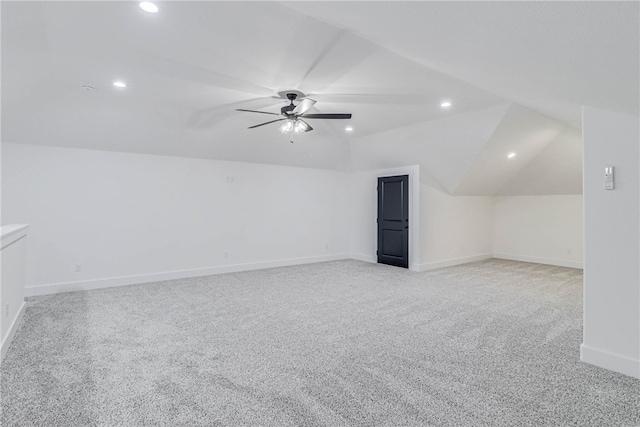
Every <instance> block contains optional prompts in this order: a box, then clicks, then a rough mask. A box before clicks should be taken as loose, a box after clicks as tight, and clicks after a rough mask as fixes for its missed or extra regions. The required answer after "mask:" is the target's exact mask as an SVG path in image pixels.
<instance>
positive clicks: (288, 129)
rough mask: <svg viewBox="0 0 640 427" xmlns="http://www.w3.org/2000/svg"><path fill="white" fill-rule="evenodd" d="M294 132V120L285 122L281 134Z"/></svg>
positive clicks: (281, 127)
mask: <svg viewBox="0 0 640 427" xmlns="http://www.w3.org/2000/svg"><path fill="white" fill-rule="evenodd" d="M292 130H293V120H285V122H284V123H283V124H282V125H281V126H280V132H282V133H289V132H291V131H292Z"/></svg>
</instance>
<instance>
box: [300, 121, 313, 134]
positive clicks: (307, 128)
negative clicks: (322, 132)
mask: <svg viewBox="0 0 640 427" xmlns="http://www.w3.org/2000/svg"><path fill="white" fill-rule="evenodd" d="M298 121H301V122H302V123H304V124H305V126H306V128H305V129H304V131H305V132H311V131H312V130H313V128H312V127H311V126H309V123H307V122H305V121H304V120H302V119H298Z"/></svg>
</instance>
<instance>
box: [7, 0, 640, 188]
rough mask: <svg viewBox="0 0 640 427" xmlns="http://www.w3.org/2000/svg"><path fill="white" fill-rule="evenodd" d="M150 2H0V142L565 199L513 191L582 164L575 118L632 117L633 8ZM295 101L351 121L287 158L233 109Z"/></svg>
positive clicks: (271, 137)
mask: <svg viewBox="0 0 640 427" xmlns="http://www.w3.org/2000/svg"><path fill="white" fill-rule="evenodd" d="M158 5H159V6H160V12H159V13H157V14H154V15H152V14H147V13H145V12H143V11H141V10H140V9H139V8H138V5H137V2H7V1H3V2H2V3H1V7H2V141H7V142H18V143H31V144H45V145H58V146H68V147H78V148H88V149H100V150H116V151H125V152H141V153H152V154H163V155H172V156H188V157H199V158H211V159H222V160H236V161H246V162H259V163H270V164H281V165H291V166H301V167H312V168H326V169H336V170H352V169H365V168H370V167H386V166H389V167H394V166H399V165H401V164H420V165H421V166H422V167H423V169H424V170H425V176H431V177H432V178H433V180H434V182H437V183H439V186H440V187H441V188H442V189H444V190H445V191H447V192H449V193H451V194H472V195H479V194H483V195H491V194H501V193H502V192H509V193H519V192H523V193H526V192H531V193H545V192H552V191H556V192H557V191H570V190H568V188H569V187H571V188H573V189H574V190H571V191H573V192H575V188H576V185H575V179H574V178H575V177H574V178H572V180H570V181H571V183H572V184H568V183H567V186H566V187H567V188H566V189H561V190H559V189H558V188H555V190H552V189H551V188H550V186H551V185H552V184H551V183H553V182H554V180H553V179H548V180H547V181H544V180H541V182H542V183H540V184H539V185H538V187H539V188H531V185H530V182H531V180H530V179H526V178H523V177H527V176H535V175H536V174H537V173H539V174H548V175H549V176H563V175H562V173H561V174H560V175H558V174H557V167H552V166H550V162H551V163H554V162H555V163H554V164H556V165H558V164H572V165H576V164H577V163H576V160H575V158H576V156H581V147H580V143H579V140H580V134H579V132H577V131H575V129H574V130H573V131H569V130H571V129H572V128H579V127H580V106H581V105H582V104H586V105H591V106H597V107H601V108H605V109H611V110H614V111H620V112H626V113H630V114H638V99H639V97H638V74H639V72H638V66H639V63H640V60H639V54H638V51H639V46H638V45H639V41H638V40H639V37H638V35H639V34H638V27H639V25H638V19H637V17H638V3H637V2H626V3H624V2H621V3H615V2H601V3H600V2H566V3H564V2H561V3H554V2H470V3H469V2H330V3H329V2H266V1H265V2H186V1H181V2H159V3H158ZM117 79H122V80H125V81H126V82H127V84H128V87H127V88H125V89H117V88H114V87H113V86H112V82H113V81H114V80H117ZM82 85H90V86H93V87H94V90H93V91H90V92H83V91H82V90H81V86H82ZM291 89H295V90H298V91H301V92H303V93H305V94H307V95H309V96H310V97H312V98H313V99H315V100H317V101H318V103H317V104H316V105H315V107H314V109H313V111H312V112H349V113H352V114H353V118H352V119H351V120H348V121H337V120H336V121H321V120H315V121H313V122H312V123H311V124H312V126H313V127H314V128H315V130H314V131H313V132H310V133H306V134H303V135H300V136H296V137H294V138H293V140H294V144H290V143H289V140H290V139H289V138H288V136H286V135H283V134H281V133H280V132H278V129H277V125H267V126H264V127H260V128H257V129H252V130H248V129H246V128H247V127H248V126H251V125H254V124H258V123H261V122H263V121H267V120H269V118H270V116H267V115H260V114H252V113H240V112H236V111H235V109H236V108H247V109H259V110H266V111H273V112H277V111H279V108H280V107H281V106H283V105H285V102H286V101H284V100H283V99H282V94H283V91H286V90H291ZM445 99H448V100H451V102H452V103H453V106H452V107H451V108H449V109H447V110H443V109H442V108H440V106H439V104H440V102H441V101H442V100H445ZM265 118H266V119H265ZM346 125H351V126H353V128H354V131H353V132H352V133H347V132H345V126H346ZM561 132H562V133H563V135H564V137H563V138H559V134H560V133H561ZM563 141H564V142H563ZM552 143H553V146H554V147H555V148H554V149H553V150H551V148H549V149H546V148H545V147H547V146H549V147H551V145H550V144H552ZM505 150H508V151H517V152H518V153H519V155H518V157H517V158H516V159H517V161H512V162H510V163H505V158H504V157H505V156H504V151H505ZM549 153H552V155H551V154H549ZM539 156H543V157H539ZM545 159H546V160H545ZM578 162H580V161H578ZM568 170H571V171H573V175H575V174H576V172H575V171H576V170H577V167H572V168H569V169H568ZM497 171H501V172H500V173H497ZM554 171H555V172H554ZM567 173H568V172H567ZM554 174H555V175H554ZM573 175H572V176H573ZM517 180H520V181H519V182H520V184H517V182H516V181H517ZM511 181H513V183H512V184H510V183H511ZM567 182H568V181H567ZM556 185H557V183H556ZM545 186H546V187H548V189H547V190H545V189H544V188H543V187H545Z"/></svg>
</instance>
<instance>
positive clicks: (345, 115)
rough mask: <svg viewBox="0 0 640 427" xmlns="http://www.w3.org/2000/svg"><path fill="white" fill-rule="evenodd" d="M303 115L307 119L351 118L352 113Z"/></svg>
mask: <svg viewBox="0 0 640 427" xmlns="http://www.w3.org/2000/svg"><path fill="white" fill-rule="evenodd" d="M302 117H304V118H305V119H350V118H351V113H324V114H307V115H305V116H302Z"/></svg>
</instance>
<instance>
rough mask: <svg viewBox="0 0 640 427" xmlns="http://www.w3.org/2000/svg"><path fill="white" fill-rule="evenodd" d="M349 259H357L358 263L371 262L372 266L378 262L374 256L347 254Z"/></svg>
mask: <svg viewBox="0 0 640 427" xmlns="http://www.w3.org/2000/svg"><path fill="white" fill-rule="evenodd" d="M349 258H351V259H357V260H358V261H364V262H371V263H373V264H375V263H377V262H378V259H377V258H376V257H375V256H374V255H362V254H349Z"/></svg>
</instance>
